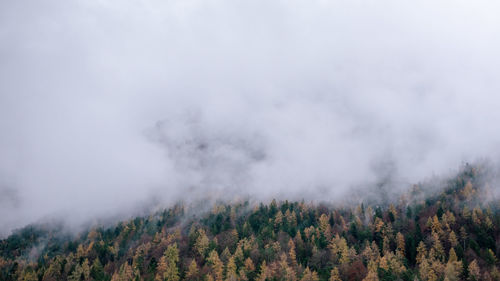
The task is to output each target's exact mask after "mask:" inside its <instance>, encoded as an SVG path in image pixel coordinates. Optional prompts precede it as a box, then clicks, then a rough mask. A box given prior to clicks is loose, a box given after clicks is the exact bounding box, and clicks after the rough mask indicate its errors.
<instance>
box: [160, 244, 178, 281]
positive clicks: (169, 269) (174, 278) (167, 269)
mask: <svg viewBox="0 0 500 281" xmlns="http://www.w3.org/2000/svg"><path fill="white" fill-rule="evenodd" d="M178 262H179V249H177V244H173V245H169V246H168V247H167V250H165V253H164V254H163V256H162V257H161V259H160V263H159V265H158V272H157V273H156V278H155V279H156V280H157V281H164V280H166V281H178V280H179V279H180V277H179V269H178V268H177V263H178Z"/></svg>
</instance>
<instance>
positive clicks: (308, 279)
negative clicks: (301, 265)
mask: <svg viewBox="0 0 500 281" xmlns="http://www.w3.org/2000/svg"><path fill="white" fill-rule="evenodd" d="M300 281H319V277H318V273H316V272H315V271H314V270H313V271H311V270H310V269H309V267H306V269H305V270H304V273H303V274H302V278H301V279H300Z"/></svg>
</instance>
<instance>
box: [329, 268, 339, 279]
mask: <svg viewBox="0 0 500 281" xmlns="http://www.w3.org/2000/svg"><path fill="white" fill-rule="evenodd" d="M328 280H329V281H342V279H340V276H339V269H338V268H337V267H334V268H333V269H332V271H330V279H328Z"/></svg>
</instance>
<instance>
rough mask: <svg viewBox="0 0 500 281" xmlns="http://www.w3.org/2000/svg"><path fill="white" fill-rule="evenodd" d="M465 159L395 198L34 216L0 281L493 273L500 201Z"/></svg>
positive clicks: (18, 236)
mask: <svg viewBox="0 0 500 281" xmlns="http://www.w3.org/2000/svg"><path fill="white" fill-rule="evenodd" d="M491 186H492V184H488V183H487V182H485V181H484V180H483V179H482V177H481V176H480V172H479V171H478V170H477V169H476V168H473V167H470V166H468V167H466V168H465V169H463V171H461V173H460V174H459V175H457V176H456V177H455V178H453V179H451V180H449V181H448V182H447V183H446V184H444V186H442V187H441V189H440V191H438V192H436V190H435V189H433V190H429V189H426V188H424V187H423V186H421V185H415V186H413V188H412V189H411V190H410V191H408V192H407V193H405V194H403V195H402V196H400V197H399V198H395V199H394V200H392V202H385V203H381V204H377V205H373V206H372V205H368V204H365V203H361V204H359V205H350V206H343V207H341V206H338V204H337V205H332V206H330V205H327V204H326V203H325V204H317V203H305V202H288V201H279V202H277V201H275V200H273V201H272V202H270V203H269V204H260V205H258V206H252V205H251V204H249V203H248V202H237V203H232V204H229V205H225V204H216V205H214V206H213V209H212V211H210V212H206V213H201V214H199V215H196V216H195V215H192V213H191V212H187V208H188V207H185V206H184V205H182V204H179V205H177V206H175V207H173V208H171V209H168V210H164V211H161V212H157V213H155V214H152V215H151V216H147V217H137V218H135V219H131V220H128V221H123V222H120V223H118V224H116V225H114V226H112V227H109V226H108V227H103V226H100V227H94V228H92V229H89V230H88V231H87V232H85V233H80V234H79V235H78V236H77V237H74V236H71V235H67V236H64V235H62V234H61V233H63V231H62V230H61V229H59V228H54V227H53V226H50V227H49V226H44V225H32V226H28V227H25V228H23V229H21V230H18V231H16V232H15V233H14V234H12V235H11V236H10V237H8V238H7V239H4V240H2V241H0V254H1V255H0V280H332V281H333V280H449V281H452V280H500V273H499V270H498V260H497V258H496V257H497V256H498V254H499V249H500V247H499V246H500V244H499V243H500V236H499V231H500V227H499V226H500V213H499V210H498V207H499V202H498V201H497V200H495V199H494V196H493V195H494V194H493V191H494V189H493V188H492V187H491Z"/></svg>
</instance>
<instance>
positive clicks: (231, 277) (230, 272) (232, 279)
mask: <svg viewBox="0 0 500 281" xmlns="http://www.w3.org/2000/svg"><path fill="white" fill-rule="evenodd" d="M236 280H238V274H237V273H236V263H235V262H234V257H230V258H229V260H228V261H227V266H226V281H236Z"/></svg>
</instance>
